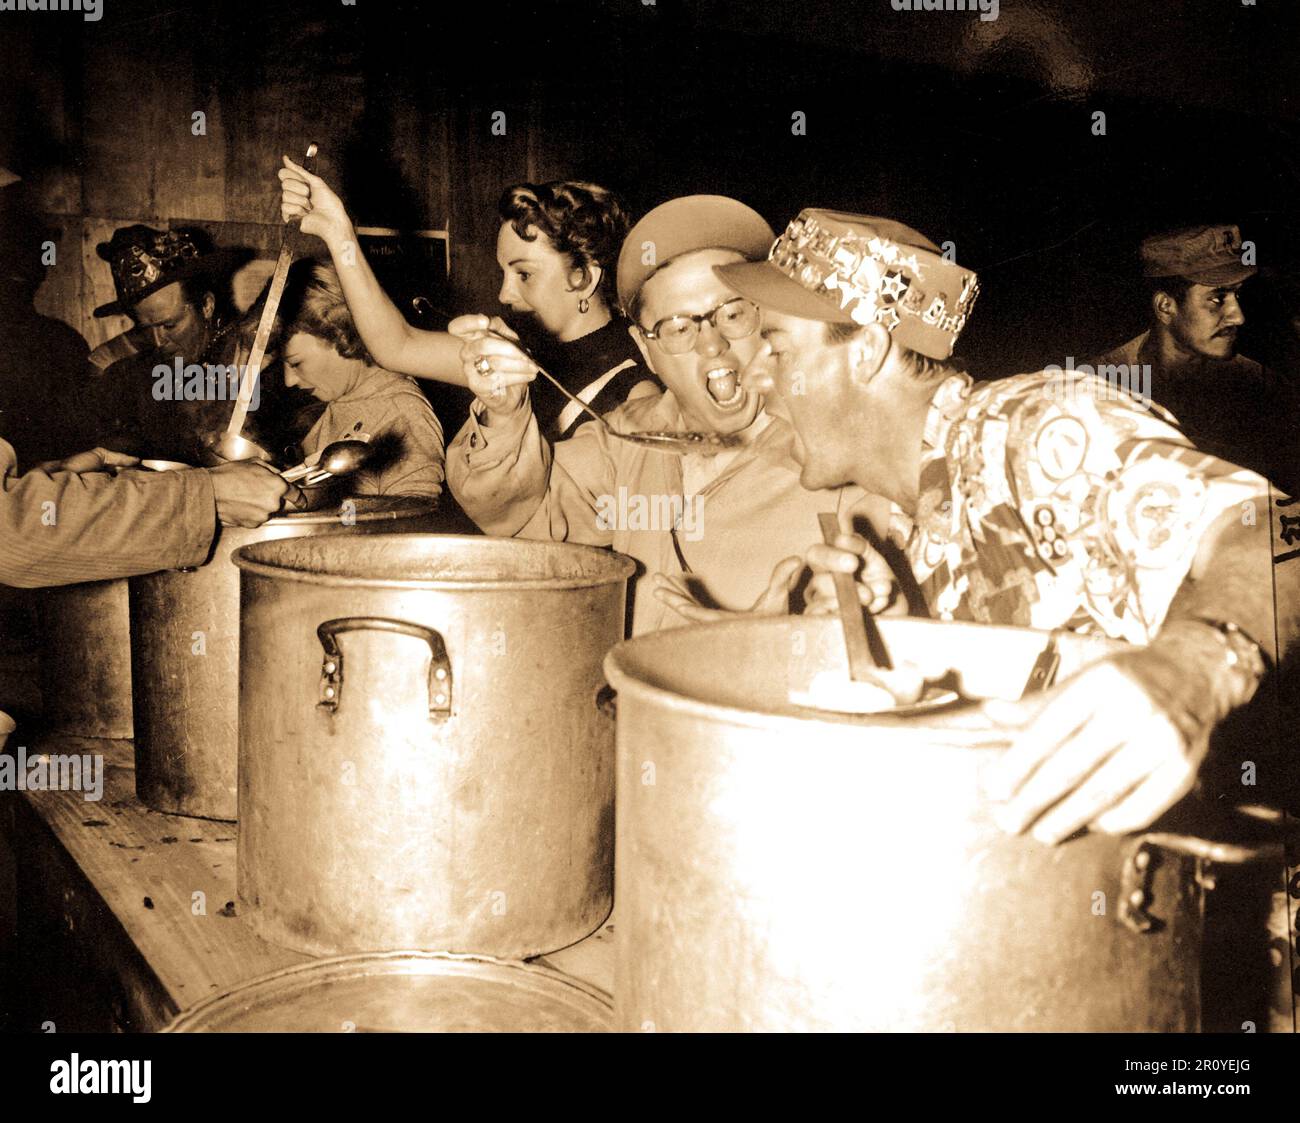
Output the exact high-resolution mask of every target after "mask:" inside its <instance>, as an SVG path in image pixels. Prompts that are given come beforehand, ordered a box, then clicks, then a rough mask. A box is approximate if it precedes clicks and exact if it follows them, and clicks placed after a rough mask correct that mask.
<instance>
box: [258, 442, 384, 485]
mask: <svg viewBox="0 0 1300 1123" xmlns="http://www.w3.org/2000/svg"><path fill="white" fill-rule="evenodd" d="M371 451H372V450H371V447H370V445H369V444H367V443H366V442H365V441H334V442H333V443H332V444H327V445H326V446H325V447H324V448H323V449H321V454H320V456H319V457H317V459H316V463H314V464H308V463H307V462H306V461H305V460H304V461H303V462H302V463H301V464H295V465H294V466H293V467H292V468H286V469H285V470H284V471H283V472H281V473H280V478H281V479H283V480H287V481H288V482H289V483H297V482H298V481H299V480H301V481H302V482H303V485H304V486H306V487H314V486H315V485H316V484H318V483H323V482H324V481H325V480H328V479H332V478H337V477H339V476H350V475H351V474H352V473H353V472H355V471H357V470H358V469H359V468H362V467H364V466H365V463H366V461H367V460H369V459H370V453H371Z"/></svg>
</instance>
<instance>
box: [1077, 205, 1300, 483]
mask: <svg viewBox="0 0 1300 1123" xmlns="http://www.w3.org/2000/svg"><path fill="white" fill-rule="evenodd" d="M1141 256H1142V275H1143V277H1144V278H1145V280H1146V285H1147V292H1148V298H1149V300H1150V315H1151V323H1150V327H1149V328H1148V329H1147V330H1146V331H1144V332H1143V333H1142V334H1141V335H1139V336H1137V337H1136V338H1135V339H1130V340H1129V341H1128V342H1127V343H1125V344H1122V345H1121V346H1119V347H1116V348H1114V349H1113V350H1111V351H1108V352H1106V353H1105V354H1104V355H1102V356H1100V357H1099V358H1098V359H1097V360H1096V365H1097V366H1098V367H1099V368H1100V367H1101V366H1103V365H1107V364H1114V365H1124V366H1126V367H1127V368H1129V369H1130V370H1131V369H1134V368H1139V367H1142V366H1144V365H1145V366H1149V367H1150V369H1151V380H1150V388H1151V391H1150V392H1151V397H1152V399H1153V400H1154V401H1155V402H1156V403H1157V404H1159V405H1161V406H1163V407H1164V408H1165V409H1167V410H1169V412H1170V413H1172V414H1173V415H1174V417H1175V418H1176V419H1177V421H1178V424H1179V427H1180V428H1181V429H1182V431H1183V432H1184V433H1186V434H1187V436H1188V438H1189V439H1190V440H1191V442H1192V443H1193V444H1194V445H1195V446H1196V447H1197V448H1199V449H1202V450H1203V451H1205V452H1209V453H1212V454H1213V455H1214V456H1217V457H1219V458H1220V459H1222V460H1226V461H1228V462H1229V463H1232V464H1239V465H1241V466H1242V467H1245V468H1250V469H1251V470H1252V471H1255V472H1258V473H1259V474H1260V475H1262V476H1264V477H1266V478H1267V479H1269V480H1271V481H1272V482H1273V483H1274V484H1275V485H1277V486H1278V487H1280V488H1281V489H1283V490H1284V491H1286V492H1288V493H1291V494H1295V492H1296V491H1297V489H1298V488H1300V401H1298V400H1297V397H1296V394H1295V392H1294V390H1293V389H1292V388H1291V387H1290V386H1289V385H1288V384H1287V383H1286V382H1285V381H1284V380H1283V379H1281V378H1279V377H1278V376H1277V375H1276V374H1275V373H1274V372H1272V371H1269V370H1268V369H1266V368H1265V367H1262V366H1261V365H1260V364H1259V363H1257V362H1255V361H1254V360H1252V359H1248V358H1246V357H1245V356H1244V355H1241V354H1238V352H1237V333H1238V332H1239V330H1240V329H1241V327H1242V325H1243V324H1244V323H1245V322H1246V317H1245V313H1244V312H1243V311H1242V306H1241V300H1240V290H1241V287H1242V285H1243V284H1245V282H1246V281H1247V280H1249V279H1250V278H1251V277H1252V276H1254V274H1255V272H1256V269H1255V266H1254V265H1247V264H1244V263H1243V261H1242V257H1243V252H1242V243H1241V232H1240V231H1239V230H1238V229H1237V227H1235V226H1226V225H1220V226H1194V227H1189V228H1185V229H1181V230H1174V231H1171V232H1169V233H1165V234H1156V235H1153V236H1152V237H1149V238H1146V239H1145V240H1144V241H1143V242H1142V249H1141ZM1143 385H1145V380H1143Z"/></svg>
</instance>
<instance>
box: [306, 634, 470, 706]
mask: <svg viewBox="0 0 1300 1123" xmlns="http://www.w3.org/2000/svg"><path fill="white" fill-rule="evenodd" d="M344 632H388V633H390V634H395V635H401V636H413V637H414V638H416V639H422V640H424V642H425V643H427V644H428V645H429V716H430V717H432V718H435V719H439V720H441V719H443V718H447V717H449V716H450V715H451V660H450V659H449V658H448V657H447V645H446V643H445V642H444V641H443V638H442V636H441V635H440V634H439V633H438V632H436V631H434V629H432V628H426V627H425V626H424V625H423V624H411V623H408V622H407V621H405V620H391V619H389V618H387V617H384V616H340V617H337V618H336V619H334V620H326V621H325V622H324V623H323V624H321V625H320V626H319V627H318V628H317V629H316V638H317V639H319V640H320V645H321V650H322V651H323V652H324V657H323V658H322V660H321V679H320V701H319V702H318V703H317V705H318V706H319V707H320V708H321V709H322V710H326V711H328V712H330V713H334V712H335V711H336V710H338V708H339V700H340V698H341V696H342V694H343V650H342V648H340V647H339V642H338V637H339V636H341V635H342V634H343V633H344Z"/></svg>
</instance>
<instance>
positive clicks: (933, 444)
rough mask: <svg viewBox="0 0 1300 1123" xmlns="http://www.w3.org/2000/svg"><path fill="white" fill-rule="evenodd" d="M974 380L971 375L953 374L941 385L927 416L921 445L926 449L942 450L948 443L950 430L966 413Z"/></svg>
mask: <svg viewBox="0 0 1300 1123" xmlns="http://www.w3.org/2000/svg"><path fill="white" fill-rule="evenodd" d="M973 385H974V379H972V378H971V376H970V375H969V374H953V375H949V376H948V377H947V378H945V379H944V380H943V381H942V382H941V383H939V388H938V389H937V390H935V392H934V397H932V398H931V399H930V408H929V410H928V411H927V412H926V415H925V429H924V431H923V432H922V434H921V443H922V445H923V446H924V447H926V448H932V449H939V450H942V449H943V448H945V447H946V445H947V442H948V430H949V429H951V428H952V423H953V422H954V421H956V420H957V418H958V417H960V416H961V415H962V413H964V412H965V409H966V402H967V401H968V399H969V398H970V392H971V387H972V386H973Z"/></svg>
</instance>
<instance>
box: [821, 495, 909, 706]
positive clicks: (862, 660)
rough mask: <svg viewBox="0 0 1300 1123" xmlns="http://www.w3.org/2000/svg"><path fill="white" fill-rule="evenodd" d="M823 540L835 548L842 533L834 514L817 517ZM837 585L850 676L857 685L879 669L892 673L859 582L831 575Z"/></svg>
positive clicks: (844, 575)
mask: <svg viewBox="0 0 1300 1123" xmlns="http://www.w3.org/2000/svg"><path fill="white" fill-rule="evenodd" d="M817 521H818V523H819V524H820V525H821V531H822V539H823V541H824V542H825V543H826V545H828V546H834V545H835V539H836V538H838V537H839V534H840V523H839V519H837V518H836V517H835V516H834V515H833V514H831V513H830V512H823V513H822V514H820V515H818V516H817ZM831 577H832V580H833V581H834V584H835V600H836V603H837V604H838V605H839V610H840V626H841V627H842V628H843V629H844V646H845V647H846V648H848V652H849V677H850V678H851V679H853V680H854V681H856V682H863V681H867V682H870V681H872V677H871V672H872V670H874V669H875V668H876V667H880V668H881V669H883V670H890V669H891V668H892V666H893V664H892V663H891V661H890V658H889V652H888V650H887V649H886V647H885V642H884V640H883V639H882V638H881V636H880V632H879V631H878V630H877V628H876V622H875V621H874V620H872V619H871V617H870V616H869V615H868V614H867V613H864V612H863V611H862V605H861V604H859V603H858V588H857V583H856V582H855V581H854V580H853V575H852V574H850V573H834V574H832V575H831Z"/></svg>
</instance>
